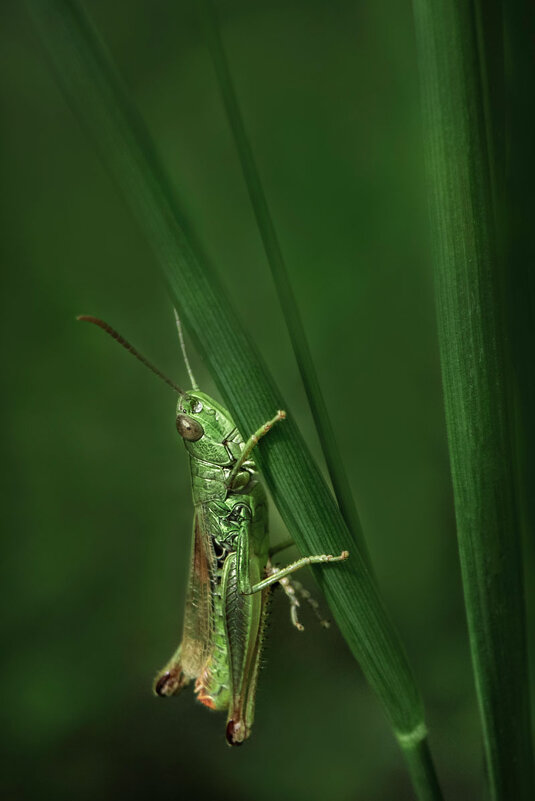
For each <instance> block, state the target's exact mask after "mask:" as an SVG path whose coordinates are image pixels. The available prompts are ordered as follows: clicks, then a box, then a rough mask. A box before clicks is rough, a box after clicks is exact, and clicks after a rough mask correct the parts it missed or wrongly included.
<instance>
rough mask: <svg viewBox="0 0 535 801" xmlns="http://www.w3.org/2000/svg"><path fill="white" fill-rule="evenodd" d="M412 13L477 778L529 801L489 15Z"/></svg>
mask: <svg viewBox="0 0 535 801" xmlns="http://www.w3.org/2000/svg"><path fill="white" fill-rule="evenodd" d="M483 8H484V13H483ZM414 13H415V21H416V31H417V42H418V49H419V59H420V72H421V83H422V98H423V111H424V132H425V144H426V160H427V170H428V180H429V187H430V211H431V225H432V239H433V247H434V262H435V268H436V296H437V309H438V329H439V339H440V348H441V361H442V375H443V385H444V397H445V406H446V420H447V427H448V439H449V449H450V460H451V469H452V476H453V486H454V494H455V509H456V517H457V528H458V539H459V553H460V560H461V569H462V578H463V585H464V595H465V605H466V613H467V617H468V628H469V635H470V647H471V651H472V660H473V668H474V674H475V682H476V689H477V695H478V700H479V707H480V714H481V719H482V725H483V735H484V745H485V751H486V759H487V765H488V777H489V782H490V790H491V796H492V798H493V799H500V801H506V800H507V801H511V799H515V801H523V800H524V799H526V801H527V799H532V798H534V797H535V793H534V789H533V783H532V782H533V772H532V752H531V734H530V720H529V687H528V675H527V662H526V640H525V611H524V594H523V577H522V553H521V541H520V526H519V519H518V518H519V514H518V508H517V500H516V494H517V487H516V486H515V483H516V475H517V473H516V463H515V453H514V441H515V421H514V415H513V404H512V398H511V386H512V373H511V364H510V354H509V352H508V349H507V345H508V327H507V311H508V309H507V294H506V292H505V291H504V289H505V270H504V265H505V257H506V255H507V243H506V241H505V240H504V221H503V216H504V208H503V202H504V196H503V187H504V152H505V151H504V127H503V126H504V119H505V113H504V97H505V93H504V91H503V85H504V77H503V69H504V67H503V45H502V44H501V41H502V40H503V31H502V30H501V28H500V26H501V4H500V3H498V2H496V1H495V0H493V1H492V2H489V3H487V4H485V6H484V7H483V5H481V6H480V5H479V3H467V2H466V0H432V2H431V1H430V0H414ZM531 413H532V414H533V410H532V411H531Z"/></svg>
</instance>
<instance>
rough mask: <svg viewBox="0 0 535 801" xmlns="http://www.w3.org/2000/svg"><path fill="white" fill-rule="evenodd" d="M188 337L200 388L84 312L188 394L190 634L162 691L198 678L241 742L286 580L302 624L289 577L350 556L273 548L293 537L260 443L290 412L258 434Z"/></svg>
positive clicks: (157, 686) (181, 402)
mask: <svg viewBox="0 0 535 801" xmlns="http://www.w3.org/2000/svg"><path fill="white" fill-rule="evenodd" d="M175 316H176V320H177V327H178V333H179V338H180V344H181V347H182V353H183V356H184V361H185V364H186V368H187V371H188V374H189V376H190V380H191V383H192V389H191V390H189V391H188V392H184V391H183V390H182V389H180V387H178V386H177V385H176V384H175V383H174V382H173V381H171V380H170V379H169V378H167V377H166V376H165V375H164V374H163V373H162V372H161V371H160V370H158V369H157V368H156V367H154V366H153V365H152V364H151V363H150V362H149V361H148V360H147V359H145V357H144V356H142V355H141V354H140V353H139V352H138V351H137V350H136V349H135V348H134V347H133V346H132V345H130V344H129V343H128V342H127V341H126V340H125V339H124V338H123V337H121V336H120V334H118V333H117V331H115V330H114V329H113V328H111V326H109V325H108V324H107V323H105V322H104V321H103V320H100V319H98V318H96V317H91V316H85V315H83V316H80V317H78V319H79V320H85V321H87V322H90V323H93V324H95V325H97V326H99V327H100V328H102V329H103V330H104V331H106V333H108V334H109V335H110V336H112V337H113V338H114V339H115V340H116V341H117V342H118V343H119V344H120V345H122V346H123V347H124V348H126V350H128V351H129V352H130V353H131V354H132V355H133V356H135V357H136V358H137V359H139V360H140V361H141V362H142V363H143V364H144V365H145V366H147V367H148V368H149V369H150V370H152V371H153V372H154V373H156V375H158V376H159V377H160V378H162V379H163V380H164V381H165V382H166V383H167V384H169V385H170V386H171V387H172V388H173V389H174V390H175V392H177V393H178V404H177V410H176V428H177V431H178V434H179V435H180V437H181V438H182V439H183V441H184V445H185V446H186V450H187V452H188V455H189V461H190V470H191V485H192V492H193V504H194V516H193V544H192V552H191V567H190V573H189V580H188V588H187V594H186V606H185V612H184V623H183V632H182V641H181V643H180V645H179V647H178V649H177V650H176V651H175V653H174V654H173V656H172V657H171V659H170V660H169V661H168V662H167V664H166V665H165V667H164V668H163V669H162V670H160V671H159V673H158V674H157V675H156V678H155V680H154V685H153V689H154V692H155V693H156V695H158V696H172V695H176V694H177V693H179V692H180V691H181V690H182V688H183V687H185V686H186V685H187V684H189V683H190V682H191V681H194V682H195V685H194V688H195V693H196V695H197V698H198V700H199V701H200V702H201V703H202V704H204V705H205V706H207V707H208V708H210V709H215V710H223V711H224V710H226V711H227V725H226V739H227V742H228V743H229V744H230V745H241V744H242V743H243V742H244V741H245V740H246V739H247V738H248V737H249V735H250V733H251V727H252V724H253V717H254V703H255V692H256V684H257V678H258V669H259V662H260V653H261V649H262V639H263V629H264V623H265V617H266V605H267V600H268V595H269V592H270V589H271V587H272V586H273V585H274V584H276V583H277V582H279V583H280V584H281V585H282V587H283V589H284V590H285V592H286V594H287V595H288V597H289V599H290V604H291V617H292V621H293V623H294V625H295V626H296V627H297V628H298V629H299V630H302V629H303V627H302V625H301V624H300V623H299V621H298V618H297V607H298V606H299V601H298V600H297V597H296V595H295V591H294V589H293V588H292V586H291V584H290V583H289V579H288V576H289V575H290V574H291V573H294V572H295V571H296V570H299V569H300V568H302V567H304V566H305V565H310V564H318V563H322V562H323V563H326V562H339V561H342V560H344V559H346V558H347V557H348V555H349V554H348V552H347V551H343V552H342V553H341V554H340V555H339V556H332V555H330V554H317V555H313V556H307V557H304V558H302V559H299V560H297V561H296V562H293V563H292V564H290V565H288V566H287V567H284V568H280V569H278V568H275V567H273V566H272V564H271V556H273V554H274V553H275V552H277V551H279V550H282V549H283V548H285V547H288V546H289V545H291V544H292V543H291V542H289V543H285V544H284V545H283V546H277V547H276V548H271V549H270V547H269V536H268V510H267V497H266V493H265V490H264V488H263V486H262V484H261V483H260V481H259V480H258V471H257V468H256V465H255V463H254V461H253V459H252V458H251V452H252V450H253V448H254V446H255V445H256V443H257V442H258V440H259V439H260V438H261V437H263V436H265V435H266V434H267V433H268V432H269V431H270V429H271V428H272V427H273V426H274V425H275V424H276V423H278V422H279V421H281V420H284V418H285V416H286V415H285V412H284V411H278V412H277V413H276V414H275V415H274V417H273V418H272V419H271V420H269V421H267V422H266V423H264V425H262V426H261V427H260V428H259V429H258V430H257V431H256V432H255V433H254V434H253V435H252V436H250V437H249V439H248V440H244V439H243V438H242V436H241V435H240V433H239V431H238V429H237V428H236V425H235V424H234V422H233V420H232V417H231V416H230V414H229V412H228V411H227V410H226V409H224V408H223V406H221V404H219V403H218V402H217V401H216V400H214V399H213V398H211V397H209V396H208V395H206V394H205V393H204V392H201V391H200V390H199V388H198V386H197V384H196V382H195V379H194V376H193V373H192V371H191V367H190V364H189V361H188V357H187V353H186V349H185V345H184V338H183V335H182V329H181V326H180V320H179V319H178V315H177V314H176V312H175Z"/></svg>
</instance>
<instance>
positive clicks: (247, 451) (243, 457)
mask: <svg viewBox="0 0 535 801" xmlns="http://www.w3.org/2000/svg"><path fill="white" fill-rule="evenodd" d="M285 417H286V412H284V411H282V410H279V411H278V412H277V414H276V415H275V417H273V418H272V419H271V420H268V421H267V423H264V425H263V426H260V428H259V429H258V430H257V431H255V432H254V434H251V436H250V437H249V439H248V440H247V442H246V443H245V447H244V449H243V451H242V452H241V454H240V458H239V459H238V461H237V462H236V464H235V465H234V467H233V468H232V470H231V471H230V475H229V477H228V480H227V486H228V487H229V488H230V487H232V485H233V483H234V479H235V478H236V476H237V475H238V472H239V471H240V469H241V467H242V465H243V464H244V463H245V462H246V461H247V459H248V458H249V456H250V455H251V451H252V450H253V448H254V446H255V445H256V444H257V443H258V440H259V439H262V437H265V436H266V434H267V433H268V431H270V430H271V428H272V427H273V426H274V425H275V423H278V422H279V420H284V418H285Z"/></svg>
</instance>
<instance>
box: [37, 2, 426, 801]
mask: <svg viewBox="0 0 535 801" xmlns="http://www.w3.org/2000/svg"><path fill="white" fill-rule="evenodd" d="M28 6H29V8H30V10H31V12H32V15H33V19H34V20H35V23H36V25H37V28H38V30H39V32H40V35H41V37H42V39H43V41H44V42H45V44H46V47H47V50H48V53H49V57H50V60H51V62H52V65H53V67H54V69H55V72H56V75H57V78H58V81H59V83H60V85H61V87H62V89H63V91H64V93H65V95H66V97H67V99H68V101H69V103H70V104H71V106H72V108H73V110H74V111H75V113H76V114H77V116H78V117H79V118H80V120H81V121H82V124H83V125H84V128H86V130H87V131H88V132H89V134H90V136H91V137H92V139H93V140H94V142H95V143H96V145H97V147H98V149H99V152H100V154H101V156H102V158H103V161H104V163H105V165H106V166H107V168H108V169H109V171H110V172H111V174H112V175H113V176H114V178H115V180H116V182H117V184H118V186H119V187H120V189H121V191H122V193H123V195H124V198H125V199H126V201H127V203H128V205H129V206H130V208H131V209H132V211H133V213H134V214H135V215H136V217H137V219H138V221H139V223H140V225H141V226H142V228H143V230H144V232H145V235H146V236H147V239H148V241H149V243H150V244H151V246H152V248H153V251H154V253H155V256H156V260H157V262H158V263H159V265H160V267H161V268H162V269H163V273H164V276H165V280H166V282H167V285H168V287H169V291H170V294H171V298H172V300H173V303H174V304H176V306H177V308H178V309H179V311H180V314H181V317H182V318H183V321H184V322H185V324H186V325H187V327H188V330H189V332H190V334H191V336H192V338H193V340H194V342H195V345H196V347H197V349H198V351H199V352H200V354H201V356H202V357H203V358H204V360H205V361H206V363H207V365H208V367H209V368H210V370H211V372H212V375H213V377H214V379H215V381H216V383H217V385H218V387H219V389H220V391H221V394H222V396H223V398H224V400H225V402H226V403H227V405H228V407H229V409H230V411H231V412H232V414H233V416H234V418H235V420H236V422H237V424H238V426H239V428H240V429H241V430H242V431H243V432H250V431H254V430H255V429H256V428H257V427H258V425H259V422H262V421H264V420H266V419H269V418H270V417H271V416H272V415H273V412H274V410H276V409H278V408H285V404H284V402H283V400H282V398H281V396H280V393H279V392H278V390H277V388H276V387H275V385H274V383H273V381H272V379H271V377H270V376H269V373H268V372H267V370H266V368H265V366H264V364H263V363H262V361H261V359H260V357H259V356H258V354H257V352H256V350H255V348H254V346H253V345H252V343H251V338H250V336H249V335H248V334H247V333H246V332H245V331H244V330H243V329H242V327H241V326H240V324H239V323H238V315H236V314H235V313H233V310H232V307H231V304H230V302H229V300H228V298H227V296H226V293H225V291H224V289H223V287H222V286H221V284H220V282H219V279H218V277H217V274H216V273H215V272H214V271H213V270H212V269H211V267H210V265H209V264H208V262H207V261H206V259H204V258H203V256H202V251H201V250H200V248H199V247H198V245H196V244H195V243H194V242H193V240H192V238H191V236H190V235H188V234H187V232H186V230H185V226H184V222H183V219H182V215H181V212H180V209H179V207H178V205H177V202H176V199H175V197H174V193H173V190H172V188H171V185H170V183H169V181H168V179H167V176H166V174H165V171H164V169H163V168H162V166H161V163H160V161H159V159H158V157H157V155H156V151H155V148H154V146H153V143H152V141H151V139H150V136H149V134H148V132H147V130H146V128H145V126H144V124H143V122H142V120H141V118H140V116H139V114H138V112H137V110H136V109H135V108H134V106H133V105H132V103H131V101H130V100H129V97H128V94H127V92H126V90H125V88H124V86H123V84H122V81H121V80H120V78H119V76H118V75H117V72H116V71H115V69H114V67H113V65H112V63H111V61H110V58H109V56H108V55H107V53H106V51H105V48H104V47H103V45H102V43H101V42H100V40H99V38H98V35H97V33H96V31H95V30H94V28H93V26H92V25H91V23H90V21H89V20H88V18H87V16H86V15H85V13H84V12H83V11H82V9H81V7H80V6H79V5H78V3H75V2H73V0H33V1H32V2H28ZM287 411H288V419H287V420H286V422H285V423H284V424H283V425H280V426H277V427H275V429H274V430H273V432H272V433H270V436H269V437H266V438H264V439H263V440H262V441H261V442H260V444H259V447H258V452H257V458H258V461H259V464H260V467H261V469H262V472H263V475H264V477H265V480H266V483H267V485H268V487H269V489H270V491H271V494H272V497H273V499H274V501H275V503H276V504H277V506H278V508H279V510H280V512H281V514H282V517H283V519H284V521H285V523H286V525H287V527H288V529H289V531H290V533H291V534H292V536H293V537H294V539H295V541H296V543H297V545H298V546H299V548H300V549H301V550H302V551H303V553H318V552H325V551H327V552H332V553H338V552H340V551H342V550H343V549H346V548H347V549H348V550H349V551H350V552H351V556H350V559H348V560H347V562H345V563H344V564H338V565H332V566H330V567H329V568H328V569H323V570H315V571H314V572H315V575H316V578H317V580H318V582H319V584H320V585H321V587H322V589H323V590H324V592H325V595H326V597H327V601H328V603H329V605H330V608H331V611H332V613H333V616H334V617H335V619H336V621H337V623H338V625H339V627H340V630H341V631H342V633H343V635H344V637H345V639H346V641H347V643H348V645H349V647H350V648H351V650H352V652H353V653H354V655H355V657H356V658H357V659H358V661H359V662H360V664H361V667H362V669H363V672H364V673H365V675H366V677H367V679H368V681H369V682H370V684H371V685H372V687H373V688H374V689H375V691H376V692H377V694H378V696H379V698H380V700H381V701H382V703H383V706H384V709H385V711H386V713H387V715H388V718H389V719H390V721H391V724H392V727H393V729H394V731H395V733H396V735H397V737H398V739H399V740H400V743H401V745H402V747H403V748H404V750H405V752H406V753H407V752H410V753H411V754H414V760H418V753H420V752H421V751H422V746H421V742H422V741H423V740H424V739H425V737H426V728H425V723H424V720H423V709H422V703H421V699H420V695H419V692H418V690H417V687H416V685H415V682H414V678H413V675H412V672H411V670H410V667H409V665H408V662H407V658H406V655H405V652H404V650H403V647H402V646H401V644H400V642H399V639H398V637H397V634H396V633H395V631H394V629H393V627H392V624H391V622H390V620H389V617H388V615H387V613H386V611H385V608H384V605H383V602H382V600H381V598H380V595H379V592H378V589H377V585H376V583H375V581H374V579H373V577H372V575H371V574H370V571H369V569H368V566H367V561H366V559H365V558H364V557H363V555H362V553H361V552H360V550H359V548H358V545H357V543H356V542H355V540H354V539H353V537H352V535H351V534H350V533H349V532H348V529H347V527H346V525H345V523H344V521H343V518H342V516H341V514H340V511H339V509H338V507H337V505H336V503H335V501H334V498H333V497H332V495H331V493H330V492H329V490H328V488H327V486H326V484H325V482H324V481H323V479H322V477H321V474H320V472H319V471H318V469H317V467H316V465H315V464H314V462H313V460H312V457H311V455H310V453H309V451H308V448H307V446H306V444H305V442H304V440H303V439H302V437H301V435H300V433H299V430H298V428H297V425H296V423H295V420H294V418H293V415H292V414H291V412H290V410H288V409H287ZM414 760H413V761H414ZM412 775H413V776H414V777H417V779H418V783H417V784H415V786H416V789H417V792H418V796H419V797H420V798H421V799H438V798H440V793H439V791H438V788H437V786H436V783H434V784H433V785H432V784H430V782H429V781H428V780H427V779H426V772H425V770H423V769H422V770H421V771H415V770H413V771H412Z"/></svg>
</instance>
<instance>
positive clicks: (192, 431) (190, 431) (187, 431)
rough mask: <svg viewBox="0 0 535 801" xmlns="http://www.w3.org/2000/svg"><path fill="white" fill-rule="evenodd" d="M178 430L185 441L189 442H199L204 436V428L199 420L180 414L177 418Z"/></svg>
mask: <svg viewBox="0 0 535 801" xmlns="http://www.w3.org/2000/svg"><path fill="white" fill-rule="evenodd" d="M176 430H177V431H178V433H179V434H180V436H181V437H182V438H183V439H187V440H189V442H197V440H198V439H200V438H201V437H202V435H203V434H204V428H203V427H202V425H201V424H200V423H198V422H197V420H193V419H192V418H191V417H188V416H187V414H178V415H177V418H176Z"/></svg>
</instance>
